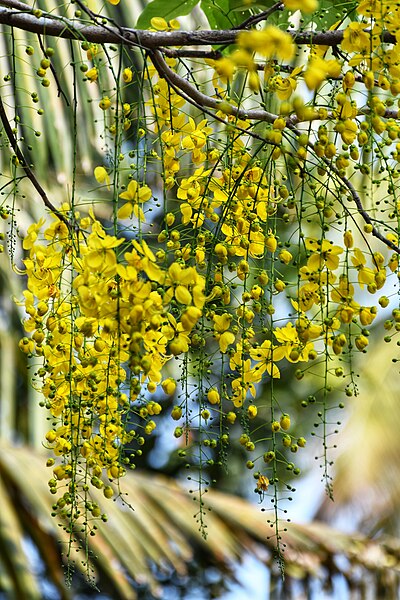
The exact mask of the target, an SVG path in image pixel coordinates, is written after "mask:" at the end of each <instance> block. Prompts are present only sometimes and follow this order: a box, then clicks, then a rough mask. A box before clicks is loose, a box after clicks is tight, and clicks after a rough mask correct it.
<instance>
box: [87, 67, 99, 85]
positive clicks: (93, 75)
mask: <svg viewBox="0 0 400 600" xmlns="http://www.w3.org/2000/svg"><path fill="white" fill-rule="evenodd" d="M98 76H99V71H98V69H97V67H93V68H92V69H89V71H86V73H85V77H87V79H89V81H90V83H93V82H94V81H97V78H98Z"/></svg>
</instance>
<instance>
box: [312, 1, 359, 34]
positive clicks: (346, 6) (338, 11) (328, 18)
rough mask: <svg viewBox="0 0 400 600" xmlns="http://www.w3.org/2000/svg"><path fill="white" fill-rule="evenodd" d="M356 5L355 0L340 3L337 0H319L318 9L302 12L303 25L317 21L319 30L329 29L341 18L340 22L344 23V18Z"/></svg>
mask: <svg viewBox="0 0 400 600" xmlns="http://www.w3.org/2000/svg"><path fill="white" fill-rule="evenodd" d="M356 6H357V2H353V1H347V2H346V1H345V2H341V3H339V2H337V1H336V0H319V7H318V10H316V11H315V12H313V13H309V14H307V13H304V14H302V17H301V18H302V27H307V26H308V25H310V23H315V24H316V28H317V29H318V30H324V29H329V28H330V27H332V25H334V23H336V22H337V21H339V19H340V21H339V24H340V25H342V23H343V20H344V19H345V18H346V16H347V17H348V16H349V15H350V13H351V12H352V11H353V10H354V8H355V7H356Z"/></svg>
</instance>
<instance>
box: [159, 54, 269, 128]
mask: <svg viewBox="0 0 400 600" xmlns="http://www.w3.org/2000/svg"><path fill="white" fill-rule="evenodd" d="M149 56H150V58H151V61H152V63H153V65H154V66H155V68H156V69H157V71H158V74H159V75H160V77H162V78H163V79H166V80H167V81H168V82H169V83H171V84H173V85H174V87H176V88H177V89H179V90H182V91H183V92H185V94H186V95H187V96H188V97H189V98H191V99H192V100H193V101H194V102H196V104H198V105H200V106H207V107H208V108H213V109H215V110H221V111H222V112H226V114H228V115H233V116H235V117H237V118H239V119H251V120H254V121H267V122H268V123H273V122H274V121H275V119H276V118H277V115H274V114H273V113H270V112H268V111H266V110H263V109H257V108H255V109H249V110H245V109H243V108H237V107H236V106H234V105H233V104H229V102H225V101H223V100H219V99H218V98H211V97H210V96H207V95H206V94H203V93H202V92H200V91H199V90H198V89H197V88H195V87H194V86H193V85H192V84H191V83H189V81H187V79H184V78H183V77H181V76H180V75H178V73H176V72H175V71H173V70H172V69H171V68H170V67H169V66H168V65H167V63H166V62H165V60H164V58H163V56H162V54H161V52H160V51H159V50H153V51H151V52H149Z"/></svg>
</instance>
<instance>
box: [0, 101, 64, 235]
mask: <svg viewBox="0 0 400 600" xmlns="http://www.w3.org/2000/svg"><path fill="white" fill-rule="evenodd" d="M0 121H1V122H2V125H3V127H4V130H5V132H6V134H7V137H8V140H9V142H10V144H11V147H12V149H13V150H14V153H15V156H16V157H17V158H18V160H19V162H20V166H21V167H22V168H23V169H24V171H25V173H26V176H27V177H28V179H29V180H30V181H31V183H32V185H33V187H34V188H35V190H36V191H37V192H38V194H39V196H40V197H41V199H42V200H43V204H44V205H45V206H47V208H48V209H49V210H50V211H51V212H52V213H53V214H55V215H56V216H57V217H58V218H59V219H60V221H63V222H64V223H65V224H66V225H67V227H68V228H69V229H70V228H71V224H70V223H69V221H68V219H67V218H66V216H65V215H63V214H62V213H61V212H60V211H59V210H57V208H56V207H55V206H54V205H53V204H52V203H51V202H50V200H49V198H48V196H47V194H46V192H45V191H44V189H43V188H42V186H41V185H40V183H39V182H38V180H37V179H36V177H35V174H34V173H33V171H32V169H31V168H30V166H29V165H28V163H27V162H26V160H25V157H24V155H23V154H22V152H21V150H20V148H19V146H18V143H17V140H16V137H15V135H14V132H13V130H12V128H11V125H10V121H9V120H8V117H7V114H6V111H5V108H4V104H3V100H2V98H1V96H0Z"/></svg>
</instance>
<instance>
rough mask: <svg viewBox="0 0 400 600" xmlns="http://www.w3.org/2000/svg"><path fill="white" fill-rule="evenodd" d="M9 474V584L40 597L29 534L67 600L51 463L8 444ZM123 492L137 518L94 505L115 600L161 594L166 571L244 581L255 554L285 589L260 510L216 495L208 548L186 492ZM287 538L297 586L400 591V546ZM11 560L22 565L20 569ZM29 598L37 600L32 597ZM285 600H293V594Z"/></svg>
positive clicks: (99, 572)
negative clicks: (337, 579) (211, 568)
mask: <svg viewBox="0 0 400 600" xmlns="http://www.w3.org/2000/svg"><path fill="white" fill-rule="evenodd" d="M0 473H1V475H2V478H3V483H2V488H1V494H2V499H3V500H2V509H3V510H2V512H1V517H0V518H1V520H2V524H4V525H5V526H4V527H1V528H0V531H1V533H0V565H1V568H0V572H3V573H6V575H7V578H6V580H5V579H4V577H3V580H4V581H8V584H9V585H11V586H14V587H15V586H17V585H18V586H19V587H18V588H15V589H16V590H19V591H20V592H21V594H22V595H21V596H20V597H24V598H25V597H26V598H32V599H35V598H39V597H40V594H39V592H38V589H39V585H38V582H37V581H36V582H35V578H34V576H33V575H32V572H30V571H29V568H28V567H27V565H28V564H29V561H28V560H27V556H26V554H25V550H24V547H23V545H22V543H21V540H22V539H23V530H24V531H25V534H24V535H28V536H29V537H30V538H31V540H32V541H33V542H34V544H35V545H36V547H37V549H38V551H39V552H40V555H41V559H42V561H43V562H44V564H45V565H46V571H47V575H48V577H49V578H50V580H51V581H52V582H53V584H55V585H56V586H57V589H58V590H59V592H60V594H61V597H62V598H63V599H64V598H65V599H67V598H68V594H69V591H68V590H67V588H65V585H64V580H63V573H62V569H61V567H60V564H61V563H60V555H59V546H58V544H57V540H60V541H61V542H66V540H67V536H66V534H65V532H64V531H63V529H62V527H58V526H57V523H56V521H55V520H54V519H52V518H51V517H50V516H49V515H50V512H51V504H52V497H51V495H50V494H49V492H48V486H47V479H48V471H47V470H46V467H45V466H44V456H43V454H42V453H37V452H34V451H32V449H31V448H27V447H20V448H16V447H11V446H9V445H3V446H2V447H1V452H0ZM122 486H123V493H124V494H125V493H126V494H127V496H123V498H124V499H126V501H127V502H129V503H130V504H131V505H132V506H133V510H131V509H130V508H129V507H128V506H127V505H126V504H124V503H121V502H120V501H116V502H112V501H107V500H105V498H104V497H103V495H102V494H101V493H99V494H96V495H95V497H94V500H95V501H96V502H98V504H99V506H100V508H101V511H103V512H105V513H107V515H108V523H107V524H105V525H104V526H103V527H102V528H101V529H99V531H98V532H97V534H96V536H94V537H93V538H91V540H90V551H91V553H92V555H93V556H96V558H93V565H94V568H95V573H94V575H95V578H96V581H99V582H101V585H102V586H103V585H104V586H105V587H106V589H107V590H111V591H112V594H113V598H121V599H124V600H125V599H127V600H128V599H129V600H131V599H134V598H135V597H136V591H135V586H136V585H137V584H138V583H140V584H141V585H144V584H145V585H146V586H148V588H149V589H150V590H151V592H152V593H153V594H157V592H159V583H158V580H157V577H156V572H157V570H158V571H159V572H162V573H164V574H165V575H167V574H168V573H172V572H173V573H176V574H177V576H178V577H179V576H180V577H184V576H186V575H187V574H188V571H189V569H190V565H191V563H193V561H195V562H196V563H199V564H202V565H203V566H207V565H211V564H213V565H215V566H217V568H218V569H219V570H220V571H221V572H223V573H225V575H226V577H227V578H228V579H231V580H234V579H235V567H236V565H237V564H238V563H239V562H240V561H241V560H242V559H243V557H244V556H245V555H247V554H248V553H249V552H250V553H252V554H254V555H256V556H258V557H259V559H260V560H262V562H263V563H264V564H265V565H266V566H267V567H268V568H269V569H270V570H271V573H272V579H274V580H275V584H276V585H278V586H279V585H283V584H281V583H279V581H280V580H279V573H278V570H277V568H276V563H275V560H274V546H275V542H274V540H273V539H272V538H271V539H270V538H269V537H268V536H269V528H268V527H267V524H266V517H265V514H264V513H262V512H261V511H260V509H259V508H258V507H256V506H254V505H252V504H250V503H249V502H247V501H245V500H243V499H240V498H236V497H233V496H229V495H227V494H223V493H220V492H216V491H214V490H210V491H209V492H208V493H207V494H206V497H205V500H204V502H205V509H206V510H207V511H208V509H211V510H210V511H208V514H207V515H206V522H207V525H208V529H209V531H210V534H209V536H208V538H207V539H204V537H203V536H202V534H201V532H200V531H199V526H198V523H197V522H196V519H195V518H194V512H196V506H197V505H196V504H195V503H194V502H193V500H192V497H191V495H190V494H189V493H188V492H187V490H185V489H184V488H182V486H180V485H178V483H176V482H174V481H171V480H169V479H167V478H165V477H162V476H154V475H151V476H149V475H146V474H144V473H136V472H135V473H129V474H128V475H127V476H126V478H124V480H123V484H122ZM3 507H4V508H3ZM285 529H286V530H285V531H282V542H283V547H285V569H286V574H287V581H289V582H290V580H291V579H297V580H300V581H302V582H303V583H304V585H305V586H307V585H308V583H307V582H309V581H310V578H319V579H321V581H322V582H325V583H326V582H329V581H330V578H331V577H332V576H333V575H335V574H341V575H342V576H344V577H345V579H346V581H348V583H349V585H351V586H357V585H361V584H362V580H363V578H364V579H365V578H366V577H367V578H369V579H371V585H375V586H377V585H378V583H379V581H380V579H381V578H382V577H383V578H384V579H385V581H387V582H390V586H391V588H390V589H392V588H393V586H395V587H396V586H397V585H398V576H399V571H400V567H399V564H400V547H399V544H398V543H397V542H396V541H395V540H390V539H385V540H382V542H381V543H379V542H377V541H372V540H369V539H368V538H367V537H365V536H363V535H361V534H360V535H348V534H345V533H342V532H339V531H337V530H335V529H333V528H331V527H329V526H327V525H324V524H322V523H318V522H316V523H313V524H311V525H298V524H293V523H287V524H285ZM10 544H12V554H10ZM77 550H78V551H77V553H76V568H77V569H80V568H82V566H81V562H80V561H81V560H83V559H84V552H83V549H82V548H77ZM6 556H12V561H11V563H12V564H10V560H6V559H5V557H6ZM378 580H379V581H378ZM135 582H136V583H135ZM285 585H286V586H287V585H288V583H286V584H285ZM28 589H29V594H30V595H25V594H26V593H27V590H28ZM287 589H288V588H287ZM377 589H378V588H377ZM388 589H389V588H388ZM396 589H397V588H396ZM285 593H286V592H285ZM38 594H39V595H38ZM285 597H287V598H289V597H290V596H289V592H287V596H285ZM388 597H389V596H388Z"/></svg>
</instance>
